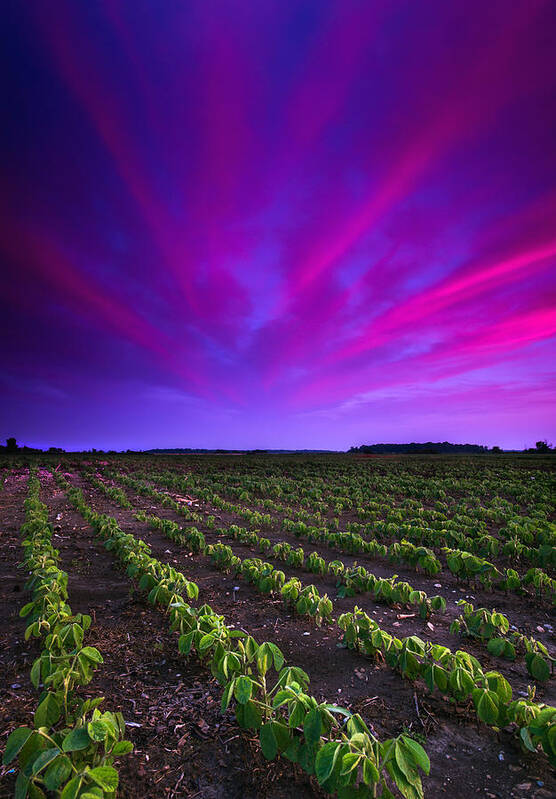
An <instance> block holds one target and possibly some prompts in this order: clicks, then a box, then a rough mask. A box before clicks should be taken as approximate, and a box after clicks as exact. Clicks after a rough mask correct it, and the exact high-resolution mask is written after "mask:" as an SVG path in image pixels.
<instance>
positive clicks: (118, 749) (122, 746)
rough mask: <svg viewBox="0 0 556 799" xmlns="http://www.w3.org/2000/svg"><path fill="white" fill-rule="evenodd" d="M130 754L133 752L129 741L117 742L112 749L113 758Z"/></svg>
mask: <svg viewBox="0 0 556 799" xmlns="http://www.w3.org/2000/svg"><path fill="white" fill-rule="evenodd" d="M130 752H133V744H132V743H131V741H118V742H117V743H116V744H115V745H114V748H113V749H112V754H113V755H114V757H117V756H118V755H128V754H129V753H130Z"/></svg>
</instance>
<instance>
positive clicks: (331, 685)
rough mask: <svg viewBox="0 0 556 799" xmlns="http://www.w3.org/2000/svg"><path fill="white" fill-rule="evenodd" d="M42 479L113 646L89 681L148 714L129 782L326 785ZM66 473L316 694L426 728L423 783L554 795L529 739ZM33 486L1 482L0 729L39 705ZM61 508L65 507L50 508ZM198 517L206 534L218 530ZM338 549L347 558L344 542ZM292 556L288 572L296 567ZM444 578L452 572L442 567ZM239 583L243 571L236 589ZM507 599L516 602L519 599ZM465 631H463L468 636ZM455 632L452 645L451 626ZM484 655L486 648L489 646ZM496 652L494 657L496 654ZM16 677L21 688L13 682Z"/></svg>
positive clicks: (85, 606) (125, 788)
mask: <svg viewBox="0 0 556 799" xmlns="http://www.w3.org/2000/svg"><path fill="white" fill-rule="evenodd" d="M22 477H23V476H22ZM42 482H43V487H44V488H43V497H42V499H43V501H45V502H47V504H48V505H49V508H50V509H51V513H52V516H51V518H52V519H53V520H54V523H55V524H56V525H57V526H58V527H59V529H56V533H57V535H58V538H57V539H56V545H57V546H59V548H60V552H61V557H62V562H63V566H64V568H65V569H66V570H67V571H68V573H69V575H70V582H69V588H70V604H71V606H72V608H73V609H74V610H75V611H83V612H89V613H91V615H92V616H93V619H94V623H93V625H92V628H91V630H90V632H89V634H88V643H90V644H91V645H93V646H98V648H99V649H100V651H101V652H102V654H103V656H104V659H105V663H104V664H103V666H101V668H100V669H99V670H98V671H97V672H96V675H95V678H94V680H93V682H92V683H91V684H90V685H89V686H87V692H88V693H90V694H91V695H98V694H99V693H100V694H101V695H103V696H105V697H106V701H105V707H106V708H119V709H121V710H122V712H123V714H124V718H125V719H126V720H127V721H130V722H133V723H134V724H139V725H141V726H138V727H130V728H129V730H128V733H129V737H130V738H131V739H132V740H133V742H134V744H135V747H136V751H135V753H134V754H133V755H132V756H128V757H127V758H123V759H122V761H121V767H120V776H121V792H120V793H121V795H122V796H124V797H132V796H133V797H139V798H140V799H146V797H153V799H158V797H191V798H193V797H230V799H232V797H233V799H236V797H240V796H246V797H264V799H278V797H286V798H288V797H294V796H301V797H303V796H307V797H309V796H319V795H321V794H320V792H319V790H318V787H316V786H315V785H314V783H313V781H311V780H310V779H309V778H307V777H306V776H305V775H304V774H303V773H302V772H300V771H299V770H298V769H297V768H296V767H294V766H291V764H289V763H287V762H285V761H279V762H278V763H268V762H267V761H265V760H264V758H263V757H262V755H261V754H260V751H259V750H258V747H257V745H256V744H254V743H253V742H252V741H251V740H250V736H249V735H247V734H245V733H244V732H241V731H240V730H239V728H237V725H236V724H235V722H234V719H233V716H232V715H230V714H226V715H225V716H222V715H221V714H220V710H219V693H220V692H219V689H218V686H217V685H216V684H215V683H214V681H213V680H212V678H211V676H210V674H209V673H208V672H207V671H206V670H204V669H202V668H201V667H200V666H199V665H198V664H197V663H196V662H195V661H193V660H190V661H185V660H184V659H183V657H181V656H179V655H178V653H177V645H176V644H177V642H176V638H175V637H174V636H172V635H170V634H169V633H168V632H167V625H166V620H165V619H164V617H163V616H162V615H161V614H160V613H159V612H158V611H156V610H154V609H152V608H151V607H150V606H148V605H147V604H146V603H145V601H144V600H143V599H142V598H141V597H140V596H139V595H138V594H136V593H135V592H134V591H133V590H131V591H130V586H131V583H130V581H129V580H128V578H127V577H126V576H125V574H123V573H122V572H120V571H119V570H118V569H117V568H116V566H115V563H114V561H113V559H112V556H111V555H110V553H108V552H106V551H105V550H104V549H103V548H102V546H101V545H100V544H99V542H98V541H97V540H96V539H94V538H93V532H92V530H91V528H90V527H89V526H88V525H86V524H85V522H84V521H83V520H82V518H81V517H80V516H78V515H77V514H76V513H75V512H74V511H73V509H72V508H71V506H69V505H68V503H67V501H66V499H65V497H64V496H63V494H62V493H61V492H59V491H58V490H57V488H56V487H55V484H54V482H53V480H52V479H51V478H50V477H47V476H46V475H43V477H42ZM72 482H74V483H75V484H76V485H79V486H80V487H82V488H83V490H84V494H85V496H86V498H87V499H88V501H89V502H90V503H91V505H92V506H93V507H94V508H95V510H98V511H102V512H106V513H109V514H110V515H112V516H115V517H116V518H117V519H118V521H119V523H120V525H121V526H122V528H123V529H125V530H128V531H131V532H133V533H134V534H135V535H136V536H137V537H141V538H143V539H144V540H145V541H147V542H148V543H149V544H150V545H151V547H152V549H153V554H154V555H155V556H156V557H158V558H160V559H161V560H165V561H168V562H170V563H173V564H174V565H176V566H177V567H178V568H179V569H180V570H181V571H183V572H184V574H186V576H187V577H189V578H190V579H193V580H195V581H196V582H197V583H198V585H199V587H200V597H199V601H202V602H209V603H210V604H211V605H212V606H213V607H214V609H215V610H216V611H217V612H221V613H224V614H225V616H226V619H227V621H228V623H233V624H235V625H236V626H237V627H243V628H245V629H248V630H249V632H250V633H252V634H253V635H254V636H255V637H256V638H257V640H259V641H262V640H264V639H268V640H272V641H275V642H276V643H277V644H278V645H279V646H280V647H281V648H282V650H283V652H284V654H285V655H286V658H287V660H288V662H290V663H292V664H296V665H300V666H302V667H303V668H304V669H305V670H306V671H307V672H308V673H309V675H310V677H311V691H312V692H313V693H314V695H315V696H317V698H319V699H325V698H326V699H327V700H329V701H337V702H338V703H339V704H342V705H344V706H348V707H351V708H352V709H355V710H357V711H359V712H361V714H362V715H363V716H364V717H365V719H366V720H367V721H368V722H369V723H370V724H371V725H372V726H373V727H374V729H375V730H376V732H377V734H378V735H379V736H380V737H387V736H389V735H395V734H397V733H399V732H401V731H402V730H403V729H404V728H406V729H409V730H411V731H412V732H413V733H419V734H421V735H423V736H425V737H426V742H425V744H424V745H425V747H426V749H427V752H428V754H429V756H430V758H431V766H432V769H431V776H430V777H429V778H426V779H425V780H424V786H425V794H426V796H428V797H437V796H442V795H446V794H450V795H451V797H452V798H453V799H460V798H461V799H464V797H465V798H466V797H469V796H475V795H476V796H485V797H489V799H492V797H499V798H500V799H506V797H515V798H516V799H517V798H518V797H519V798H522V797H531V796H533V797H535V799H548V797H550V796H552V795H553V794H554V791H555V789H556V783H555V782H554V778H553V774H552V773H551V770H550V768H549V766H548V764H547V763H546V760H545V759H544V758H543V757H542V756H537V755H531V754H524V753H523V752H521V750H520V748H519V745H518V744H517V742H516V740H515V738H513V737H512V736H511V735H510V734H509V733H507V732H505V731H503V732H501V733H499V734H496V733H495V732H494V731H493V730H490V729H489V728H487V727H485V726H483V725H480V726H479V725H477V723H476V721H474V717H473V715H472V714H470V713H469V712H468V711H467V710H466V709H465V708H454V707H453V706H451V705H450V704H449V703H447V702H445V701H443V700H442V698H441V697H436V696H433V697H431V696H428V695H427V694H426V693H425V692H424V691H423V690H422V689H421V687H420V686H419V685H415V686H414V685H412V684H410V683H409V682H408V681H406V680H402V679H401V678H400V677H399V676H398V675H397V674H396V673H394V672H393V671H392V670H390V669H388V668H387V667H384V666H380V665H375V664H373V663H370V662H369V661H367V660H365V659H364V658H362V657H361V656H359V655H358V654H357V653H354V652H350V651H348V650H346V649H338V648H337V646H336V643H337V634H336V631H335V629H334V628H333V627H324V628H321V629H318V628H316V627H315V626H314V625H312V624H311V622H310V621H309V620H307V619H305V618H300V617H299V616H294V615H292V614H290V613H288V612H286V611H285V610H284V609H283V607H282V604H281V602H279V601H277V600H275V599H272V598H269V597H263V596H261V595H260V594H259V593H258V592H256V590H255V589H254V588H252V587H251V586H249V585H248V584H246V583H244V582H241V583H238V582H237V581H236V580H235V578H233V577H230V576H227V575H223V574H221V573H220V572H218V571H216V570H215V569H214V567H212V565H211V564H210V561H209V560H208V559H206V558H204V557H202V556H197V555H195V556H193V555H191V554H190V553H188V552H187V551H185V550H184V549H183V548H181V547H179V546H178V545H176V544H173V543H172V542H170V541H169V540H168V539H166V538H164V537H163V536H162V535H161V534H159V533H157V532H153V531H151V530H149V529H148V527H147V526H146V525H144V524H140V523H138V522H137V521H136V520H135V519H133V517H132V512H131V511H129V510H122V509H121V508H119V507H118V506H117V505H115V504H114V503H112V502H111V501H110V500H109V499H108V498H107V497H106V496H105V495H103V494H101V493H100V492H98V491H96V490H91V488H90V486H89V485H88V484H86V483H85V482H84V481H83V480H81V479H80V478H79V477H78V476H74V477H73V479H72ZM25 492H26V485H25V479H24V477H23V479H18V477H17V475H16V476H12V477H10V478H9V480H8V484H7V485H6V488H5V490H4V491H3V492H2V493H1V494H0V535H1V536H2V543H3V546H2V550H1V551H2V561H1V563H0V568H1V570H2V571H1V576H2V581H1V583H0V586H1V589H2V594H1V597H0V599H2V600H3V601H2V602H1V607H0V613H2V616H0V621H1V622H2V628H1V629H2V631H3V637H2V643H3V644H5V645H4V646H3V648H2V651H1V653H0V657H1V660H0V663H1V665H2V666H4V668H5V672H4V674H5V682H6V688H5V689H4V694H2V709H1V715H0V736H1V740H2V741H3V740H5V737H6V736H7V735H8V734H9V732H10V731H11V729H13V728H14V727H15V726H17V725H18V724H20V723H25V722H26V721H28V720H29V717H30V714H31V713H32V711H33V709H34V706H35V697H34V695H33V691H32V689H30V686H29V678H28V674H29V669H30V667H31V664H32V660H33V657H34V656H35V653H34V652H31V645H25V644H24V643H23V642H22V633H23V629H24V622H23V620H21V619H19V618H18V615H17V614H18V612H19V608H20V607H21V605H22V604H23V603H24V601H25V598H24V594H23V593H22V591H21V589H22V586H23V582H24V577H23V576H22V575H15V576H14V567H15V564H16V563H17V561H18V558H19V554H20V553H19V552H18V551H17V550H18V547H17V540H18V536H17V530H18V528H19V526H20V525H21V523H22V521H23V512H22V503H23V499H24V497H25ZM130 497H131V498H132V502H133V504H134V507H135V508H139V507H141V508H144V509H146V510H151V511H152V512H155V513H157V514H158V515H161V516H164V517H167V518H174V519H175V520H177V521H181V522H182V523H183V519H182V518H181V517H176V516H175V515H173V514H172V513H171V512H168V511H166V510H165V509H161V507H160V506H156V505H154V503H152V502H151V501H150V500H145V499H144V498H141V497H136V496H134V495H133V494H132V493H130ZM153 505H154V507H153ZM58 514H61V518H60V519H59V520H57V521H55V519H56V516H57V515H58ZM201 529H203V528H201ZM203 531H204V532H205V533H206V534H207V537H209V535H210V531H208V530H203ZM269 537H270V536H269ZM277 538H284V540H285V539H286V536H285V535H282V534H281V533H280V535H279V536H277ZM230 543H231V545H232V547H233V549H234V550H236V549H237V551H238V554H241V555H242V556H245V555H247V554H248V553H249V554H250V555H253V552H252V551H249V550H248V549H247V548H244V549H241V548H240V547H238V545H237V544H236V542H230ZM300 543H301V544H302V545H303V546H304V548H305V549H307V547H306V546H305V544H304V543H303V542H300ZM313 548H314V549H318V548H317V547H311V549H313ZM323 554H324V555H325V556H326V557H328V558H329V559H330V553H325V552H324V551H323ZM339 557H340V558H341V559H342V560H344V562H348V557H347V556H343V555H340V556H339ZM373 567H374V564H373ZM282 568H283V566H282ZM284 570H285V571H286V572H287V573H290V572H292V573H293V571H292V570H290V569H289V567H286V568H284ZM374 570H375V571H376V569H374ZM396 571H397V572H398V573H399V574H400V575H401V572H400V571H398V569H396ZM390 572H391V570H390ZM299 576H300V577H301V579H303V580H304V581H305V582H315V584H317V585H318V587H319V590H320V589H321V587H322V589H323V590H328V592H329V593H330V594H331V596H334V592H333V590H331V585H330V584H329V583H327V584H326V585H325V582H324V581H323V582H322V586H321V585H320V584H319V583H317V579H316V578H315V579H313V577H314V576H311V575H308V574H307V573H306V572H299ZM416 577H418V575H416V574H415V573H414V572H413V573H412V577H410V576H409V575H408V576H407V579H408V580H409V581H410V582H412V584H415V583H416V579H415V578H416ZM443 578H444V576H443ZM439 582H442V583H444V579H442V580H440V581H439ZM234 585H240V590H239V592H237V596H236V597H235V598H234V594H235V592H233V590H232V588H233V586H234ZM449 590H450V591H451V589H449ZM438 592H439V593H441V592H440V591H438ZM355 603H357V604H359V605H360V606H363V605H364V601H363V597H361V596H358V597H355V598H351V599H349V598H346V599H345V600H341V601H339V600H335V607H336V608H337V609H338V610H344V609H348V608H349V607H350V606H353V604H355ZM518 603H519V599H517V602H516V604H518ZM476 604H477V603H476ZM485 604H486V603H485ZM366 609H368V610H369V612H372V611H373V610H374V611H375V612H376V614H377V615H376V618H377V620H380V621H381V623H384V626H385V627H386V628H388V625H389V624H393V623H394V619H395V614H396V611H395V610H392V609H388V608H386V607H385V606H382V605H381V606H379V605H376V604H375V603H371V604H370V605H369V606H368V608H366ZM507 612H508V615H510V612H511V611H510V610H508V611H507ZM524 615H526V613H525V614H524ZM433 623H434V625H435V633H434V635H433V634H429V637H434V638H435V640H439V638H438V637H437V635H436V632H437V629H438V630H439V632H440V633H441V634H443V632H442V631H443V629H444V628H443V626H442V625H440V624H439V625H438V627H437V622H436V620H435V619H433ZM406 625H407V626H406ZM415 625H421V626H422V622H421V621H420V620H417V621H416V620H415V619H412V620H402V622H401V623H400V627H399V628H396V629H394V630H392V632H396V634H399V635H403V634H408V632H409V631H410V629H411V632H417V634H421V635H424V630H422V629H420V628H419V629H416V628H415ZM305 633H308V635H305ZM467 643H468V642H467V641H466V642H464V644H463V645H464V646H465V648H468V647H467ZM450 644H451V646H452V647H453V646H454V642H453V639H452V641H451V642H450ZM33 646H34V645H33ZM480 659H481V661H482V662H485V657H484V650H481V653H480ZM497 666H498V667H500V663H499V662H497ZM516 669H517V664H516ZM520 680H521V677H520V675H519V674H515V675H513V679H512V684H513V685H514V686H517V685H521V682H520ZM14 683H17V684H20V685H21V686H22V688H18V689H12V688H10V686H11V685H13V684H14ZM26 686H28V687H26ZM10 691H11V694H10V693H9V692H10ZM5 698H6V702H4V699H5ZM1 773H2V772H0V774H1ZM12 784H13V783H12V782H11V777H10V775H6V777H5V785H6V789H7V791H8V792H6V793H4V792H2V793H0V797H4V796H6V797H7V796H9V795H11V794H10V793H9V789H10V787H11V785H12ZM2 791H4V787H3V788H2Z"/></svg>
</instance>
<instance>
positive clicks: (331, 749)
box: [315, 741, 342, 785]
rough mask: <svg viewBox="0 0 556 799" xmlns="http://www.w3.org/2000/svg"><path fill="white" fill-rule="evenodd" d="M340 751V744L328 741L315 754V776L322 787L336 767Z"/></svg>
mask: <svg viewBox="0 0 556 799" xmlns="http://www.w3.org/2000/svg"><path fill="white" fill-rule="evenodd" d="M341 749H342V744H341V743H340V742H339V741H329V742H328V743H326V744H325V745H324V746H323V747H322V748H321V749H319V751H318V752H317V757H316V759H315V775H316V777H317V780H318V781H319V783H320V784H321V785H322V783H323V782H325V780H327V779H328V778H329V777H330V775H331V774H332V772H333V771H334V766H335V765H336V760H337V759H338V755H339V753H340V751H341Z"/></svg>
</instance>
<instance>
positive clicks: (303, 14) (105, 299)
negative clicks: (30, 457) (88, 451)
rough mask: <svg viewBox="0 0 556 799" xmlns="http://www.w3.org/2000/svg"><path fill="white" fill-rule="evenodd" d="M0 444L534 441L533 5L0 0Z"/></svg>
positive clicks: (545, 233)
mask: <svg viewBox="0 0 556 799" xmlns="http://www.w3.org/2000/svg"><path fill="white" fill-rule="evenodd" d="M3 22H4V24H3V27H2V33H1V37H2V41H1V48H0V49H1V55H0V58H1V59H2V64H1V68H2V74H3V76H4V78H5V84H6V85H5V90H4V110H5V111H6V110H7V113H5V114H4V115H3V117H4V118H3V122H2V126H0V146H1V148H2V155H3V157H2V159H1V162H0V171H1V176H2V192H1V195H0V196H1V198H2V199H1V200H0V203H1V204H0V253H1V259H2V272H3V280H2V294H3V309H2V314H1V315H0V318H1V325H2V364H1V369H0V438H2V437H3V438H6V437H7V436H15V437H16V438H17V439H18V441H19V442H20V443H21V444H24V443H25V444H27V445H29V446H40V447H45V446H46V447H48V446H51V445H57V446H63V447H65V448H68V449H82V448H83V449H85V448H90V447H96V448H102V449H105V448H114V449H127V448H132V449H143V448H149V447H228V448H235V447H239V448H254V447H261V448H267V447H269V448H331V449H346V448H348V447H349V446H351V445H358V444H362V443H375V442H384V441H387V442H399V443H401V442H406V441H429V440H433V441H436V440H440V441H444V440H449V441H454V442H460V443H464V442H472V443H481V444H487V445H489V446H492V445H499V446H502V447H507V448H511V447H518V448H522V447H524V446H531V445H534V442H535V441H537V440H539V439H548V440H549V442H553V443H556V413H555V412H554V411H555V399H556V383H555V367H556V357H555V356H556V346H555V338H556V336H555V334H556V303H555V300H556V269H555V267H556V5H555V4H554V3H553V2H551V0H514V1H513V2H508V1H507V0H490V2H488V3H485V2H484V0H480V2H479V1H478V0H451V2H449V3H446V2H445V0H420V2H418V3H415V2H410V0H307V1H306V2H304V1H303V0H300V1H299V2H293V0H291V1H288V0H257V2H251V1H250V0H213V1H212V2H207V1H206V0H189V1H188V2H183V0H165V2H163V3H161V2H160V0H103V2H98V3H91V2H89V0H56V2H55V3H47V2H44V0H27V1H26V2H25V3H21V2H20V0H8V2H7V3H6V4H5V5H4V6H3Z"/></svg>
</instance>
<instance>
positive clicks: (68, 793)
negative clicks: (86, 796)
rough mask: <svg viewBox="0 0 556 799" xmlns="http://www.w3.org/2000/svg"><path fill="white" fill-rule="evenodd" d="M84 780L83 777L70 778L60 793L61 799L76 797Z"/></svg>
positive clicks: (73, 798)
mask: <svg viewBox="0 0 556 799" xmlns="http://www.w3.org/2000/svg"><path fill="white" fill-rule="evenodd" d="M82 782H83V778H82V777H74V778H73V779H72V780H70V781H69V782H68V783H67V784H66V785H65V786H64V790H63V791H62V793H61V795H60V799H75V797H76V796H77V794H78V793H79V789H80V788H81V783H82Z"/></svg>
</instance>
